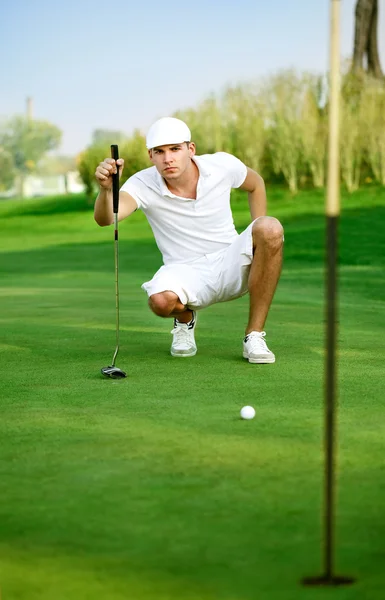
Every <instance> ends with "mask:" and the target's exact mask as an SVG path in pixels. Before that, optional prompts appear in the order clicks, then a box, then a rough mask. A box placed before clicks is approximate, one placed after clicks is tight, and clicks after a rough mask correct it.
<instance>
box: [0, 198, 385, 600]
mask: <svg viewBox="0 0 385 600" xmlns="http://www.w3.org/2000/svg"><path fill="white" fill-rule="evenodd" d="M269 196H270V199H271V204H270V206H271V210H270V212H271V214H274V215H275V216H277V217H278V218H281V220H282V222H283V224H284V227H285V263H284V269H283V273H282V278H281V281H280V284H279V288H278V291H277V294H276V298H275V300H274V304H273V306H272V309H271V313H270V316H269V319H268V322H267V325H266V331H267V341H268V344H269V346H270V347H271V349H272V350H273V351H274V352H275V354H276V356H277V362H276V364H275V365H249V364H248V363H247V362H246V361H244V360H243V359H242V357H241V347H242V334H243V330H244V325H245V320H246V318H247V308H248V307H247V298H246V297H244V298H242V299H240V300H237V301H235V302H231V303H225V304H220V305H216V306H213V307H210V308H208V309H206V310H205V311H202V313H201V314H200V320H199V324H198V328H197V333H196V339H197V344H198V354H197V356H196V357H194V358H192V359H186V360H178V359H173V358H172V357H171V356H170V355H169V345H170V338H171V336H170V333H169V332H170V330H171V326H172V323H171V321H168V320H162V319H159V318H157V317H155V316H154V315H153V314H152V313H151V312H150V311H149V310H148V308H147V301H146V296H145V294H144V293H143V291H142V290H141V289H140V285H141V283H142V282H143V281H145V280H146V279H148V278H149V277H151V275H152V274H153V272H154V271H155V270H156V269H157V268H158V266H159V265H160V255H159V252H158V251H157V249H156V247H155V246H154V242H153V241H152V237H151V232H150V230H149V228H148V225H147V224H146V222H145V220H144V218H143V216H142V215H141V214H140V213H137V214H135V215H133V217H132V218H131V219H130V220H129V221H126V222H123V223H122V224H121V226H120V240H121V241H120V282H121V351H120V354H119V356H118V360H117V365H118V366H119V367H121V368H122V369H124V370H127V372H128V377H127V379H124V380H116V381H113V380H106V379H102V378H101V376H100V368H101V367H103V366H106V365H108V364H109V362H110V361H111V358H112V354H113V351H114V347H115V333H114V319H115V305H114V266H113V232H112V230H111V228H103V229H100V228H98V227H97V226H96V225H95V224H94V222H93V219H92V211H91V210H90V208H89V207H87V203H86V201H85V199H84V198H82V197H81V196H73V197H70V198H57V199H42V200H39V201H31V202H27V201H25V202H23V203H22V202H17V201H5V202H2V204H1V205H0V222H1V225H0V227H1V232H0V233H1V240H2V245H1V249H2V251H1V254H0V271H1V285H0V304H1V318H0V331H1V337H0V356H1V403H0V410H1V419H0V429H1V431H0V456H1V461H0V469H1V472H0V480H1V482H2V493H1V495H0V528H1V538H0V581H1V584H0V587H1V591H2V597H4V599H7V600H9V599H11V600H16V599H17V600H24V599H25V600H27V599H28V600H53V599H55V600H68V599H71V600H72V599H73V600H83V599H84V600H85V599H88V598H91V597H92V598H96V597H104V598H108V600H120V599H125V600H127V599H128V598H129V599H130V600H180V599H182V598H183V599H186V600H222V599H223V600H254V599H256V598H257V599H258V600H265V599H266V600H275V599H277V600H298V599H304V600H310V599H313V598H326V597H327V598H337V597H338V600H362V598H365V600H366V599H368V600H372V599H373V600H377V599H378V600H380V599H382V598H383V539H384V534H385V526H384V519H383V492H384V478H383V439H384V434H385V431H384V429H385V427H384V425H383V418H382V417H383V381H384V377H385V367H384V361H383V356H384V342H383V339H384V335H383V329H384V322H385V318H384V317H385V314H384V313H385V311H384V306H385V305H384V300H383V281H384V275H385V269H384V266H383V256H384V254H385V252H384V241H383V240H384V237H383V229H384V223H385V192H384V191H383V190H380V189H378V188H368V189H367V190H366V191H365V192H360V193H356V194H353V195H352V196H346V197H344V198H343V205H342V206H343V212H342V218H341V224H340V269H339V274H340V280H339V297H340V303H339V304H340V308H339V357H338V364H339V381H338V401H339V411H338V421H339V427H338V428H339V433H338V475H337V480H338V488H337V490H338V504H337V531H336V534H337V535H336V564H337V571H338V573H339V574H343V575H352V576H354V577H357V578H358V581H357V583H356V584H355V585H354V586H352V587H349V588H344V589H338V590H337V589H334V590H333V589H331V590H319V589H317V590H314V589H304V588H302V587H301V586H300V583H299V582H300V579H301V578H302V577H303V576H306V575H316V574H318V573H320V571H321V542H322V528H321V523H322V522H321V510H322V485H323V477H322V469H323V455H322V440H323V431H322V428H323V383H324V378H323V363H324V352H323V346H324V290H323V282H324V268H323V262H324V249H323V244H324V218H323V216H322V211H323V195H322V194H321V193H310V192H307V193H305V192H303V193H300V194H299V195H298V196H297V197H296V198H295V199H292V198H291V197H290V196H289V194H286V193H285V192H283V191H282V190H278V189H277V190H272V191H271V192H270V194H269ZM246 204H247V202H246V199H245V198H244V197H242V196H240V195H234V198H233V206H234V214H235V218H236V224H237V226H238V227H239V228H240V229H242V228H244V227H245V225H246V224H247V222H248V214H247V207H246ZM245 404H251V405H252V406H254V407H255V409H256V417H255V419H254V420H252V421H242V420H240V418H239V411H240V409H241V407H242V406H244V405H245Z"/></svg>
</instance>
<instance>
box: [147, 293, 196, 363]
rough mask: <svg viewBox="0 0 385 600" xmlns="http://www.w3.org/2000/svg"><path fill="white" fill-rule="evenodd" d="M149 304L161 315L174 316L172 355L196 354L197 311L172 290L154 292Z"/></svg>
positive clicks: (187, 355)
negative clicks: (187, 305) (184, 302)
mask: <svg viewBox="0 0 385 600" xmlns="http://www.w3.org/2000/svg"><path fill="white" fill-rule="evenodd" d="M148 304H149V306H150V308H151V310H152V311H153V312H154V313H155V314H156V315H158V316H159V317H174V328H173V330H172V331H171V333H172V334H173V341H172V344H171V355H172V356H177V357H189V356H195V354H196V352H197V347H196V344H195V336H194V329H195V325H196V314H195V311H192V310H190V309H189V308H186V306H185V305H184V304H182V302H181V301H180V299H179V297H178V295H177V294H175V293H174V292H170V291H165V292H159V293H157V294H153V295H152V296H150V298H149V301H148Z"/></svg>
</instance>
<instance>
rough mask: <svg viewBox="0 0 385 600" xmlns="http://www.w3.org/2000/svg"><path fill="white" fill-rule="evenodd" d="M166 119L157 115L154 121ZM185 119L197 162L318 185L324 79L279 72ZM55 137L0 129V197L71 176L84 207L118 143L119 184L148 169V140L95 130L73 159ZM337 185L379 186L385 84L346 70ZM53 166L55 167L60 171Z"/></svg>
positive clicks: (323, 153) (294, 184)
mask: <svg viewBox="0 0 385 600" xmlns="http://www.w3.org/2000/svg"><path fill="white" fill-rule="evenodd" d="M159 116H164V115H159ZM174 116H177V117H179V118H181V119H183V120H185V121H186V122H187V123H188V125H189V127H190V129H191V131H192V135H193V140H194V141H195V142H196V145H197V152H198V154H205V153H211V152H217V151H226V152H230V153H232V154H234V155H235V156H237V157H238V158H240V159H241V160H242V161H244V162H245V163H246V164H247V165H248V166H250V167H251V168H253V169H255V170H256V171H258V172H259V173H261V175H262V176H263V177H264V179H265V181H266V182H267V183H268V184H272V183H279V184H283V185H286V186H288V188H289V189H290V191H291V192H292V193H295V192H296V191H297V190H298V189H299V188H303V187H315V188H322V187H324V186H325V177H326V163H327V133H328V127H327V122H328V85H327V77H326V76H319V75H314V74H309V73H298V72H296V71H283V72H281V73H279V74H276V75H274V76H271V77H269V78H266V79H265V80H262V81H258V82H255V83H254V82H248V83H244V84H242V85H237V86H232V87H228V88H227V89H225V90H224V91H223V92H221V93H220V94H217V95H212V96H210V97H208V98H207V99H205V100H204V101H203V102H202V103H201V104H200V105H199V106H197V107H195V108H188V109H186V110H180V111H177V112H176V113H175V115H174ZM60 139H61V131H60V130H59V129H58V128H57V127H56V126H54V125H52V124H51V123H48V122H45V121H36V120H33V119H31V118H28V117H13V118H12V119H10V120H8V121H6V122H3V123H0V191H1V190H7V189H9V188H10V187H12V186H14V187H15V188H16V189H17V190H18V193H19V195H20V196H22V195H23V182H24V180H25V178H26V177H27V176H28V175H29V174H34V173H39V171H40V172H41V173H43V174H47V173H49V172H50V170H51V171H55V172H59V171H58V169H59V170H60V172H63V173H65V172H67V171H68V170H73V169H76V168H77V169H78V171H79V173H80V177H81V179H82V181H83V183H84V185H85V187H86V191H87V194H88V196H89V197H90V199H91V198H92V197H93V196H94V194H95V193H96V191H97V185H96V181H95V177H94V173H95V169H96V166H97V165H98V163H99V162H100V161H102V160H103V159H104V158H105V157H106V156H107V155H108V152H109V146H110V144H111V143H118V144H119V148H120V155H121V156H122V157H123V158H124V159H125V169H124V172H123V182H124V181H125V180H126V179H127V178H128V177H130V176H131V175H132V174H133V173H135V172H137V171H138V170H140V169H143V168H146V167H148V166H150V165H151V163H150V162H149V159H148V156H147V150H146V146H145V137H144V135H143V133H142V132H140V131H135V132H134V133H133V134H132V135H131V136H127V135H126V134H124V133H122V132H119V131H106V130H96V131H94V133H93V137H92V142H91V144H90V145H89V146H88V147H87V148H86V149H85V150H84V151H83V152H81V153H80V155H79V156H78V157H77V159H76V165H75V161H74V160H73V161H72V159H71V160H69V159H68V157H52V156H51V157H50V156H49V153H50V151H52V150H54V149H55V148H57V147H58V146H59V143H60ZM340 155H341V179H342V182H343V183H344V185H345V186H346V188H347V190H349V191H350V192H352V191H354V190H357V189H358V187H359V186H360V185H362V184H365V183H368V182H372V181H373V182H376V183H379V184H381V185H384V186H385V79H384V78H383V77H380V78H375V77H374V76H373V75H372V74H368V73H366V72H364V71H363V70H359V71H357V72H355V71H353V70H348V69H346V73H344V74H343V76H342V81H341V146H340ZM59 163H60V164H59Z"/></svg>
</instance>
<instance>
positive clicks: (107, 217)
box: [94, 158, 138, 227]
mask: <svg viewBox="0 0 385 600" xmlns="http://www.w3.org/2000/svg"><path fill="white" fill-rule="evenodd" d="M116 166H118V167H119V177H120V176H121V174H122V171H123V167H124V160H123V159H122V158H119V159H118V160H117V161H116V164H115V160H114V159H112V158H106V159H105V160H104V161H103V162H102V163H100V164H99V165H98V167H97V168H96V172H95V177H96V180H97V182H98V184H99V186H100V191H99V194H98V197H97V198H96V200H95V207H94V219H95V221H96V222H97V224H98V225H100V226H101V227H105V226H106V225H112V223H113V222H114V212H113V209H112V175H113V173H116ZM137 208H138V204H137V202H136V200H135V199H134V198H133V197H132V196H130V194H127V192H119V212H118V219H119V221H121V220H122V219H125V218H126V217H128V216H129V215H131V214H132V213H133V212H134V211H135V210H136V209H137Z"/></svg>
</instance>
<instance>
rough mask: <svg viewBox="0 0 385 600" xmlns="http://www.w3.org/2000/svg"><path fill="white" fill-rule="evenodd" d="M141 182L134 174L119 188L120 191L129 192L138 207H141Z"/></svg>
mask: <svg viewBox="0 0 385 600" xmlns="http://www.w3.org/2000/svg"><path fill="white" fill-rule="evenodd" d="M141 188H142V184H141V181H140V180H139V179H138V178H137V177H136V175H132V176H131V177H129V178H128V179H127V181H126V182H125V183H124V184H123V185H122V187H121V188H120V191H121V192H126V193H127V194H130V196H132V198H134V200H135V202H136V203H137V205H138V208H143V204H144V203H143V193H142V190H141Z"/></svg>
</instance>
